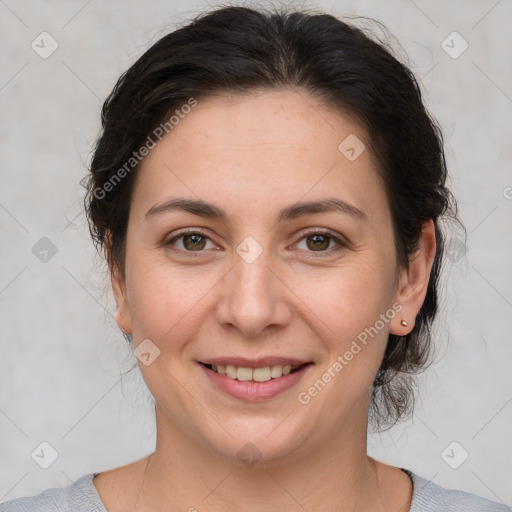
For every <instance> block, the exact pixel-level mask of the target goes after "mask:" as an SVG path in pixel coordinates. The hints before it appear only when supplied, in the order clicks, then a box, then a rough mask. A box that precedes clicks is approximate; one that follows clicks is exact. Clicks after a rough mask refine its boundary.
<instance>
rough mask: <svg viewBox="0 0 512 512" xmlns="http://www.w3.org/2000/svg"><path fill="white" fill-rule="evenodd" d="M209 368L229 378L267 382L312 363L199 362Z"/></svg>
mask: <svg viewBox="0 0 512 512" xmlns="http://www.w3.org/2000/svg"><path fill="white" fill-rule="evenodd" d="M201 364H202V365H203V366H205V367H206V368H208V369H209V370H211V371H213V372H215V373H218V374H219V375H224V376H226V377H228V378H230V379H233V380H238V381H241V382H246V381H253V382H267V381H269V380H273V379H279V378H280V377H282V376H283V375H289V374H293V373H295V372H297V371H299V370H301V369H302V368H303V367H305V366H307V365H311V364H313V363H303V364H298V365H291V364H285V365H280V364H275V365H268V366H260V367H256V368H251V367H248V366H235V365H231V364H228V365H223V364H207V363H201Z"/></svg>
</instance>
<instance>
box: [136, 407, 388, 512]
mask: <svg viewBox="0 0 512 512" xmlns="http://www.w3.org/2000/svg"><path fill="white" fill-rule="evenodd" d="M363 410H364V409H363ZM366 411H367V409H366ZM156 420H157V421H156V423H157V445H156V449H155V452H154V453H153V454H151V455H150V456H149V457H148V458H147V465H146V468H145V472H144V475H143V476H142V478H141V482H140V483H141V485H140V493H139V498H138V501H137V508H136V510H152V511H160V510H162V511H163V510H166V511H167V510H170V509H172V510H187V511H191V512H194V511H196V510H197V511H198V512H202V511H205V510H208V511H209V512H217V511H218V512H220V511H223V512H230V511H238V510H244V512H260V511H261V510H265V511H269V512H274V511H276V512H277V511H282V510H283V509H285V510H297V511H299V510H300V511H303V510H330V511H332V510H336V511H337V512H353V511H356V510H357V511H358V512H365V511H372V512H376V511H379V512H380V511H381V510H382V504H381V501H380V500H381V497H380V490H379V488H378V483H377V482H376V476H377V473H376V471H375V467H374V465H373V463H372V461H371V460H370V459H369V458H368V456H367V452H366V450H367V445H366V426H367V416H366V415H364V414H354V415H352V416H351V420H350V422H347V424H346V425H345V427H342V428H340V429H339V431H338V432H337V434H336V435H335V436H331V437H330V438H329V439H328V441H327V442H326V441H325V439H323V440H322V439H314V438H309V439H308V442H306V443H304V444H303V445H302V446H300V447H299V448H298V449H296V450H294V451H293V452H292V453H288V454H287V455H285V456H282V457H277V458H273V459H267V458H265V456H264V454H263V456H262V458H261V459H259V460H257V461H256V462H255V463H253V465H246V464H244V463H243V462H242V461H240V460H236V461H235V460H233V458H231V457H226V456H223V455H222V454H219V453H218V452H216V451H214V450H212V448H211V446H209V445H207V444H206V445H205V444H204V443H201V441H200V440H198V439H193V438H192V437H191V436H190V435H187V433H186V432H184V431H183V430H180V429H179V428H178V426H177V425H176V424H174V423H173V422H172V421H170V419H169V418H168V417H166V415H165V413H164V412H163V411H161V410H160V409H159V408H158V406H157V409H156ZM358 433H360V434H359V435H358ZM242 444H243V443H242ZM249 451H250V450H249ZM256 458H257V457H256Z"/></svg>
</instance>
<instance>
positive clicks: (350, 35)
mask: <svg viewBox="0 0 512 512" xmlns="http://www.w3.org/2000/svg"><path fill="white" fill-rule="evenodd" d="M102 122H103V132H102V134H101V136H100V138H99V140H98V143H97V145H96V148H95V152H94V157H93V160H92V164H91V174H90V176H89V177H88V178H87V180H86V186H87V189H88V194H87V198H86V209H87V213H88V215H89V219H90V227H91V233H92V236H93V239H94V240H95V242H96V244H97V246H98V247H99V248H102V249H103V251H104V253H105V257H106V260H107V262H108V265H109V268H110V271H111V282H112V289H113V293H114V296H115V299H116V304H117V313H116V320H117V323H118V325H119V327H120V329H121V330H122V331H123V333H125V336H126V338H127V340H128V342H130V343H133V347H134V349H135V354H136V356H137V358H138V359H139V366H140V369H141V372H142V375H143V378H144V380H145V382H146V384H147V386H148V388H149V390H150V391H151V393H152V395H153V396H154V398H155V404H156V405H155V413H156V423H157V443H156V449H155V451H154V453H152V454H150V455H149V456H147V457H145V458H144V459H141V460H138V461H135V462H133V463H131V464H128V465H127V466H123V467H120V468H115V469H112V470H110V471H105V472H102V473H99V474H97V473H94V474H89V475H85V476H84V477H82V478H81V479H79V480H78V481H77V482H75V483H74V484H73V485H72V486H70V487H68V488H65V489H58V490H57V489H49V490H47V491H45V492H43V493H41V494H40V495H38V496H36V497H32V498H22V499H18V500H13V501H11V502H7V503H4V504H2V505H0V510H2V511H17V510H45V511H46V510H47V511H61V510H62V511H64V510H73V511H92V510H96V511H105V510H108V512H117V511H126V510H130V511H140V512H142V511H150V510H151V511H159V510H166V511H174V510H176V511H178V510H183V511H186V510H188V511H189V512H192V511H199V512H202V511H212V512H213V511H215V512H216V511H221V510H222V511H235V510H244V511H247V512H256V511H258V512H260V511H278V510H283V509H285V508H286V509H287V510H294V511H295V510H297V511H299V510H308V511H315V512H316V511H325V512H332V511H336V512H338V511H340V512H345V511H354V510H357V511H372V512H374V511H378V512H381V511H382V512H383V511H385V512H391V511H393V512H398V511H400V512H406V511H410V512H420V511H421V512H423V511H443V512H449V511H465V512H467V511H477V510H478V511H484V510H485V511H505V510H508V508H507V507H506V506H503V505H500V504H498V503H493V502H491V501H488V500H485V499H483V498H480V497H477V496H475V495H473V494H469V493H465V492H461V491H454V490H446V489H444V488H442V487H440V486H438V485H436V484H433V483H432V482H428V481H427V480H426V479H425V478H422V477H421V476H419V475H416V474H414V473H413V472H412V471H410V470H407V469H404V468H397V467H393V466H390V465H387V464H384V463H382V462H380V461H376V460H374V459H372V458H371V457H368V455H367V445H366V438H367V428H368V424H369V422H370V424H371V425H372V426H377V427H379V428H380V427H383V426H389V425H392V424H394V423H396V422H397V421H398V420H399V419H403V418H405V417H406V416H407V415H410V414H411V412H412V404H413V399H414V396H413V394H412V391H411V386H410V384H411V381H410V378H411V377H410V375H412V374H414V373H417V372H418V371H420V370H421V369H422V368H424V367H425V365H426V364H427V361H428V354H429V350H430V348H431V338H430V327H431V325H432V321H433V320H434V317H435V314H436V311H437V282H438V276H439V272H440V268H441V261H442V256H443V240H444V235H443V233H442V231H441V229H440V221H441V219H443V218H445V217H451V218H456V206H455V201H454V200H453V199H452V196H451V194H450V192H449V190H448V189H447V188H446V186H445V180H446V166H445V161H444V153H443V143H442V138H441V135H440V133H439V131H438V128H437V125H436V124H435V122H434V121H433V120H432V118H431V117H430V116H429V114H428V113H427V112H426V110H425V107H424V105H423V103H422V100H421V95H420V91H419V87H418V85H417V83H416V81H415V79H414V77H413V75H412V73H411V72H410V71H409V70H408V69H407V68H406V67H405V66H404V65H402V64H401V63H399V62H398V61H397V60H396V59H395V58H394V57H393V56H392V55H391V54H390V53H389V51H388V50H386V49H385V48H384V46H383V45H381V44H378V43H376V42H374V41H373V40H371V39H370V38H369V37H368V36H366V35H365V34H363V32H362V31H360V30H358V29H356V28H354V27H352V26H351V25H348V24H346V23H344V22H342V21H340V20H338V19H336V18H334V17H332V16H329V15H310V14H306V13H300V12H279V13H277V12H276V13H269V12H264V11H256V10H252V9H247V8H242V7H230V8H222V9H217V10H214V11H212V12H210V13H207V14H205V15H202V16H200V17H198V18H197V19H196V20H194V22H192V23H190V24H189V25H187V26H185V27H183V28H181V29H179V30H176V31H175V32H172V33H170V34H168V35H167V36H165V37H163V38H162V39H160V40H159V41H158V42H157V43H156V44H155V45H154V46H153V47H151V48H150V49H149V50H148V51H147V52H146V53H145V54H144V55H143V56H142V57H140V58H139V60H138V61H137V62H136V63H135V64H134V65H133V66H132V67H131V68H130V69H129V70H128V71H127V72H126V73H124V74H123V76H122V77H121V78H120V80H119V81H118V83H117V85H116V87H115V88H114V90H113V91H112V93H111V95H110V96H109V98H108V99H107V101H106V102H105V104H104V107H103V111H102Z"/></svg>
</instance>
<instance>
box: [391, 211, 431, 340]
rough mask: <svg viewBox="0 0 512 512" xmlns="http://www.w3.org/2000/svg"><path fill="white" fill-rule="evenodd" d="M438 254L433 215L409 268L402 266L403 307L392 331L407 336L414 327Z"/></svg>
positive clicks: (399, 289) (399, 292)
mask: <svg viewBox="0 0 512 512" xmlns="http://www.w3.org/2000/svg"><path fill="white" fill-rule="evenodd" d="M435 255H436V235H435V226H434V222H433V220H432V219H430V220H428V221H427V222H425V223H424V224H423V226H422V229H421V234H420V239H419V241H418V250H417V251H416V253H415V254H414V255H412V257H411V258H410V259H409V268H408V269H403V270H402V272H401V275H400V278H399V280H398V285H397V290H396V295H395V300H396V301H397V302H398V303H400V304H401V306H402V309H401V310H400V314H399V315H397V316H395V318H394V319H393V320H392V321H391V324H390V333H391V334H395V335H397V336H405V335H407V334H409V333H410V332H411V331H412V330H413V329H414V323H415V319H416V316H417V315H418V312H419V311H420V309H421V306H422V305H423V302H424V300H425V296H426V294H427V289H428V283H429V279H430V271H431V269H432V265H433V263H434V258H435Z"/></svg>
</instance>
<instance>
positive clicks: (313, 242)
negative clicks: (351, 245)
mask: <svg viewBox="0 0 512 512" xmlns="http://www.w3.org/2000/svg"><path fill="white" fill-rule="evenodd" d="M303 240H304V241H305V246H306V250H308V252H320V253H331V252H336V251H339V250H341V249H343V248H344V247H346V246H347V244H346V243H345V242H344V241H343V240H341V238H339V237H337V236H335V235H334V234H333V233H331V232H330V231H327V230H325V229H320V230H315V231H309V232H307V233H304V236H303V237H302V238H301V239H300V241H299V242H298V243H297V246H298V245H299V244H300V243H301V242H302V241H303ZM332 242H334V243H335V244H337V247H334V248H333V247H332V246H331V243H332Z"/></svg>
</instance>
